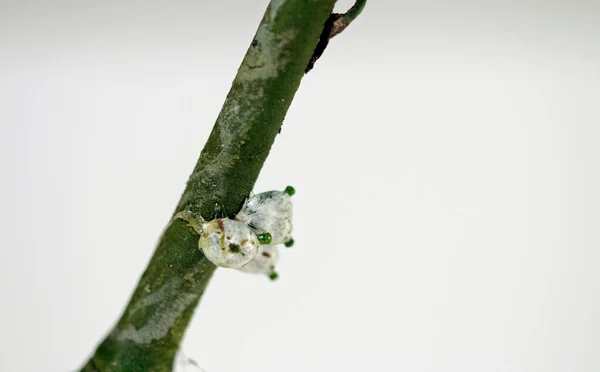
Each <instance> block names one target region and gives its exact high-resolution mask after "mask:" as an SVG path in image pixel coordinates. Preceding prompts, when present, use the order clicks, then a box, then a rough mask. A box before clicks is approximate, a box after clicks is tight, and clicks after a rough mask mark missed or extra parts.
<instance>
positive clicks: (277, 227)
mask: <svg viewBox="0 0 600 372" xmlns="http://www.w3.org/2000/svg"><path fill="white" fill-rule="evenodd" d="M235 218H236V219H237V220H238V221H241V222H243V223H245V224H246V225H248V226H250V228H251V229H252V230H254V232H256V233H257V234H261V233H265V232H268V233H269V234H271V238H272V239H271V244H281V243H285V242H287V241H288V240H290V239H291V238H292V198H291V197H290V196H289V195H288V194H286V193H285V192H283V191H267V192H262V193H260V194H256V195H254V196H251V197H250V198H248V201H246V203H245V204H244V205H243V206H242V209H241V210H240V212H239V213H238V214H237V216H236V217H235Z"/></svg>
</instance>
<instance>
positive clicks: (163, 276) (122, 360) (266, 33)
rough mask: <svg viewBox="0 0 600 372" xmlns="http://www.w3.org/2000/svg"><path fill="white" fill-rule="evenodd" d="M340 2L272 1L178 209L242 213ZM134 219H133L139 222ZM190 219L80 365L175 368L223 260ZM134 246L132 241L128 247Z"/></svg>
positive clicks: (165, 238)
mask: <svg viewBox="0 0 600 372" xmlns="http://www.w3.org/2000/svg"><path fill="white" fill-rule="evenodd" d="M334 3H335V0H311V1H307V0H272V1H271V3H270V5H269V7H268V9H267V11H266V13H265V16H264V18H263V20H262V22H261V24H260V26H259V28H258V31H257V33H256V36H255V37H254V40H253V41H252V43H251V46H250V48H249V49H248V52H247V53H246V56H245V58H244V60H243V62H242V65H241V66H240V68H239V70H238V74H237V76H236V78H235V80H234V82H233V85H232V87H231V90H230V92H229V95H228V96H227V99H226V101H225V104H224V105H223V109H222V111H221V113H220V114H219V117H218V118H217V121H216V124H215V126H214V128H213V131H212V133H211V135H210V137H209V139H208V141H207V143H206V145H205V147H204V149H203V150H202V153H201V154H200V158H199V160H198V163H197V165H196V167H195V169H194V171H193V173H192V175H191V176H190V179H189V181H188V184H187V187H186V189H185V192H184V193H183V195H182V197H181V200H180V202H179V205H178V206H177V208H176V211H175V212H180V211H184V210H187V211H190V212H192V213H195V214H199V215H200V216H202V217H204V218H205V219H207V220H210V219H213V218H214V217H216V216H223V215H226V216H230V217H232V216H234V215H235V214H236V212H237V211H238V210H239V209H240V207H241V205H242V203H243V201H244V199H245V198H246V197H247V196H248V195H249V193H250V191H251V190H252V187H253V186H254V183H255V181H256V179H257V177H258V174H259V171H260V169H261V167H262V165H263V163H264V161H265V159H266V157H267V155H268V153H269V150H270V148H271V145H272V144H273V141H274V140H275V137H276V135H277V133H278V132H279V130H280V127H281V124H282V122H283V118H284V116H285V114H286V112H287V109H288V107H289V105H290V103H291V101H292V99H293V97H294V94H295V92H296V90H297V89H298V86H299V84H300V80H301V79H302V76H303V75H304V69H305V67H306V65H307V63H308V61H309V59H310V57H311V55H312V53H313V51H314V49H315V46H316V44H317V41H318V39H319V35H320V34H321V31H322V29H323V25H324V23H325V20H326V19H327V18H328V16H329V15H330V13H331V11H332V10H333V5H334ZM132 223H135V221H132ZM197 244H198V235H197V234H196V233H195V232H194V231H193V230H192V229H191V228H190V227H188V226H186V222H184V221H182V220H173V221H172V222H171V223H170V224H169V225H168V226H167V228H166V229H165V231H164V233H163V235H162V237H161V239H160V242H159V244H158V247H157V248H156V251H155V252H154V255H153V257H152V259H151V260H150V263H149V264H148V267H147V269H146V271H145V272H144V274H143V275H142V277H141V279H140V281H139V283H138V285H137V287H136V289H135V291H134V293H133V295H132V297H131V300H130V302H129V304H128V306H127V308H126V309H125V311H124V313H123V315H122V317H121V319H120V320H119V322H118V323H117V324H116V325H115V327H114V329H113V330H112V331H111V332H110V333H109V334H108V336H107V337H106V339H105V340H104V341H103V342H102V343H101V344H100V346H98V348H97V350H96V352H95V353H94V355H93V356H92V358H91V359H90V360H89V362H88V363H87V364H86V365H85V366H84V367H83V368H82V371H102V372H104V371H127V372H134V371H170V370H172V366H173V360H174V357H175V353H176V352H177V350H178V348H179V344H180V342H181V339H182V337H183V334H184V332H185V329H186V327H187V325H188V323H189V321H190V318H191V316H192V314H193V312H194V309H195V307H196V305H197V304H198V302H199V300H200V297H201V296H202V293H203V292H204V290H205V288H206V286H207V283H208V281H209V280H210V278H211V276H212V274H213V272H214V270H215V269H216V267H215V266H214V265H213V264H212V263H210V262H208V261H207V260H206V259H205V258H204V256H203V255H202V253H201V251H200V250H198V246H197ZM125 248H126V247H124V249H125Z"/></svg>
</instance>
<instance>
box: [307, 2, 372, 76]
mask: <svg viewBox="0 0 600 372" xmlns="http://www.w3.org/2000/svg"><path fill="white" fill-rule="evenodd" d="M366 3H367V0H357V1H356V3H354V5H353V6H352V8H350V9H349V10H348V11H347V12H346V13H331V14H330V15H329V18H327V21H325V25H324V26H323V31H322V32H321V36H320V37H319V42H318V43H317V47H316V48H315V51H314V52H313V55H312V57H310V61H308V65H307V66H306V69H305V70H304V73H305V74H307V73H308V72H309V71H310V70H312V69H313V67H314V66H315V63H316V62H317V60H318V59H319V58H321V56H322V55H323V52H324V51H325V48H327V45H328V44H329V40H331V38H333V37H334V36H336V35H339V34H340V33H342V31H344V30H345V29H346V27H348V26H349V25H350V23H351V22H352V21H353V20H354V19H355V18H356V17H358V15H359V14H360V13H361V12H362V10H363V8H364V7H365V4H366Z"/></svg>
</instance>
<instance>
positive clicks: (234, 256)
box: [198, 218, 260, 269]
mask: <svg viewBox="0 0 600 372" xmlns="http://www.w3.org/2000/svg"><path fill="white" fill-rule="evenodd" d="M259 244H260V243H259V241H258V238H257V237H256V234H255V233H254V232H252V230H250V228H249V227H248V226H246V225H245V224H244V223H242V222H239V221H236V220H230V219H229V218H217V219H215V220H212V221H208V222H205V223H203V224H202V231H201V233H200V240H198V247H199V248H200V249H201V250H202V252H203V253H204V256H205V257H206V258H207V259H208V260H209V261H210V262H212V263H214V264H215V265H217V266H221V267H228V268H232V269H239V268H241V267H242V266H244V265H246V264H247V263H248V262H250V260H252V259H253V258H254V256H256V253H257V251H258V246H259Z"/></svg>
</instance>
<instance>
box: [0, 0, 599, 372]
mask: <svg viewBox="0 0 600 372" xmlns="http://www.w3.org/2000/svg"><path fill="white" fill-rule="evenodd" d="M207 3H208V2H207V1H185V0H178V1H166V0H165V1H125V2H122V1H114V0H113V1H99V0H93V1H92V0H90V1H85V2H74V1H38V2H36V1H19V2H16V1H12V2H8V1H2V2H1V3H0V4H1V7H0V169H1V171H2V182H1V183H0V231H1V232H2V233H1V234H0V293H1V296H2V299H1V306H0V329H1V330H2V332H1V333H0V345H1V348H0V353H1V354H0V370H2V371H11V372H12V371H36V372H37V371H50V372H54V371H57V372H58V371H67V370H73V369H75V368H76V367H77V366H79V365H81V363H83V362H84V361H85V360H86V358H87V357H88V355H89V354H90V353H91V352H92V351H93V349H94V347H95V345H96V343H97V342H98V341H99V340H101V339H102V337H103V335H104V333H105V332H106V331H107V330H109V329H110V327H111V326H112V325H113V323H114V322H115V321H116V319H117V318H118V316H119V314H120V312H121V310H122V309H123V306H124V305H125V303H126V301H127V299H128V297H129V295H130V293H131V291H132V289H133V288H134V285H135V283H136V281H137V279H138V277H139V275H140V274H141V273H142V271H143V269H144V267H145V264H146V262H147V260H148V259H149V257H150V255H151V253H152V250H153V248H154V244H155V242H156V240H157V238H158V236H159V234H160V232H161V230H162V228H163V227H164V225H165V224H166V222H167V220H168V218H169V216H170V214H171V212H172V210H173V208H174V207H175V204H176V203H177V200H178V198H179V196H180V194H181V192H182V190H183V188H184V185H185V181H186V180H187V177H188V175H189V173H190V172H191V170H192V168H193V165H194V164H195V161H196V159H197V157H198V154H199V153H200V150H201V148H202V146H203V144H204V142H205V141H206V138H207V136H208V134H209V131H210V129H211V127H212V124H213V123H214V120H215V118H216V117H217V114H218V112H219V109H220V106H221V104H222V103H223V100H224V98H225V95H226V93H227V91H228V89H229V86H230V83H231V81H232V80H233V77H234V75H235V72H236V70H237V67H238V65H239V63H240V61H241V59H242V57H243V54H244V53H245V51H246V48H247V46H248V44H249V42H250V41H251V39H252V35H253V34H254V31H255V29H256V26H257V24H258V22H259V20H260V18H261V16H262V13H263V12H264V9H265V8H266V5H267V1H265V0H261V1H258V0H254V1H241V0H240V1H233V0H229V1H219V2H216V1H213V2H211V3H212V4H207ZM349 4H350V2H349V1H343V2H340V4H339V10H344V9H345V8H347V7H348V6H349ZM599 122H600V3H599V2H597V1H587V2H586V1H570V2H567V1H483V2H467V1H441V0H440V1H423V2H414V1H411V2H402V1H378V0H371V1H370V3H369V4H368V5H367V8H366V10H365V12H364V13H363V15H362V16H361V17H360V18H359V19H358V20H357V21H356V23H355V24H353V25H352V26H351V27H350V28H349V29H348V30H346V31H345V32H344V33H343V34H342V35H340V36H339V37H337V38H335V39H334V40H333V41H332V42H331V43H330V46H329V48H328V49H327V51H326V52H325V54H324V56H323V58H322V59H321V60H320V61H319V62H318V63H317V65H316V68H315V70H314V71H312V72H311V73H310V74H309V75H307V77H306V78H305V79H304V80H303V82H302V86H301V88H300V90H299V92H298V94H297V96H296V99H295V100H294V102H293V104H292V107H291V109H290V111H289V113H288V115H287V118H286V121H285V124H284V127H283V131H282V133H281V135H280V136H278V138H277V140H276V142H275V145H274V147H273V149H272V152H271V155H270V156H269V159H268V160H267V162H266V164H265V166H264V168H263V171H262V173H261V176H260V178H259V180H258V182H257V184H256V188H255V191H257V192H260V191H265V190H270V189H282V188H283V187H285V186H286V185H288V184H291V185H293V186H295V187H296V190H297V194H296V196H294V201H295V211H294V212H295V216H294V218H295V219H294V223H295V231H294V237H295V239H296V246H295V247H294V248H292V249H290V250H286V251H284V252H283V253H282V259H281V263H280V265H279V272H280V279H279V280H278V281H277V282H269V281H268V280H267V279H266V278H264V277H262V276H250V275H245V274H242V273H239V272H236V271H228V270H224V269H223V270H218V272H217V273H216V275H215V276H214V278H213V280H212V282H211V284H210V286H209V288H208V290H207V292H206V294H205V295H204V298H203V299H202V301H201V304H200V306H199V308H198V309H197V312H196V315H195V317H194V319H193V321H192V324H191V326H190V328H189V329H188V332H187V335H186V338H185V342H184V343H183V350H184V352H185V354H186V355H187V356H189V357H192V358H193V359H195V360H196V361H197V362H198V363H199V364H200V365H201V366H202V367H203V368H204V369H205V370H206V371H208V372H228V371H251V372H254V371H256V372H269V371H290V372H295V371H427V372H433V371H443V372H446V371H456V372H463V371H485V372H487V371H502V372H504V371H540V372H554V371H556V372H559V371H561V372H562V371H577V372H592V371H598V370H600V353H599V349H600V320H599V315H598V314H599V313H600V298H599V293H600V292H599V290H600V288H599V287H600V275H599V273H598V269H597V268H598V265H599V264H600V253H599V246H600V232H599V225H600V216H599V213H598V210H599V208H600V196H599V192H598V190H600V174H599V173H600V169H599V163H600V129H599ZM242 314H243V316H242ZM249 318H250V319H254V321H253V322H252V323H245V320H246V319H249ZM180 367H183V366H180ZM182 370H185V369H183V368H182ZM187 370H188V371H192V370H193V369H192V367H189V366H188V367H187Z"/></svg>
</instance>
